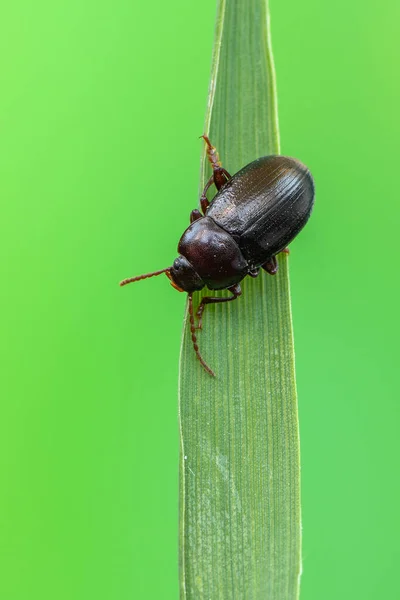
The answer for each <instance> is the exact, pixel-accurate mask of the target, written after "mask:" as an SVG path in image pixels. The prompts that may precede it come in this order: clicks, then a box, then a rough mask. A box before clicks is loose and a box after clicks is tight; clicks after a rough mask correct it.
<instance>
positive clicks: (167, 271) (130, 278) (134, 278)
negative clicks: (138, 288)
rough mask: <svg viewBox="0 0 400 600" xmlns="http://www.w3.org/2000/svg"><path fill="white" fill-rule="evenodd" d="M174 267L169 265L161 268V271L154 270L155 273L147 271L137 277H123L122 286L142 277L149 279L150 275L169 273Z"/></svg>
mask: <svg viewBox="0 0 400 600" xmlns="http://www.w3.org/2000/svg"><path fill="white" fill-rule="evenodd" d="M171 269H172V267H167V268H166V269H161V271H154V273H145V274H144V275H138V276H137V277H128V279H123V280H122V281H120V284H119V285H120V286H121V287H122V286H123V285H127V284H128V283H133V282H134V281H140V280H141V279H147V278H148V277H156V275H161V273H167V274H168V273H169V271H170V270H171Z"/></svg>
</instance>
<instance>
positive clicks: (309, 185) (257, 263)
mask: <svg viewBox="0 0 400 600" xmlns="http://www.w3.org/2000/svg"><path fill="white" fill-rule="evenodd" d="M202 137H203V138H204V140H205V142H206V144H207V155H208V159H209V161H210V163H211V166H212V169H213V174H212V176H211V177H210V179H209V180H208V182H207V184H206V186H205V188H204V190H203V193H202V195H201V198H200V206H201V210H202V212H203V214H202V213H201V212H200V211H199V210H197V209H195V210H192V212H191V214H190V223H191V224H190V226H189V227H188V228H187V229H186V231H185V232H184V234H183V235H182V237H181V239H180V240H179V244H178V252H179V256H178V258H176V259H175V260H174V264H173V265H172V266H171V267H167V268H166V269H162V270H161V271H155V272H154V273H147V274H145V275H139V276H138V277H131V278H129V279H124V280H123V281H121V283H120V285H121V286H122V285H126V284H128V283H132V282H133V281H140V280H141V279H146V278H147V277H153V276H155V275H161V273H165V274H166V275H167V276H168V277H169V279H170V280H171V284H172V285H173V287H174V288H175V289H177V290H178V291H179V292H187V293H188V299H189V318H190V330H191V334H192V341H193V347H194V350H195V352H196V356H197V358H198V359H199V361H200V362H201V364H202V365H203V367H204V368H205V370H206V371H207V372H208V373H209V374H210V375H213V376H214V375H215V374H214V372H213V371H212V370H211V369H210V367H209V366H208V365H207V364H206V363H205V361H204V360H203V358H202V356H201V354H200V352H199V348H198V345H197V339H196V329H201V328H202V317H203V312H204V308H205V305H206V304H210V303H213V302H230V301H231V300H236V298H238V297H239V296H240V294H241V293H242V291H241V288H240V284H239V282H240V281H241V280H242V279H244V277H246V275H250V276H251V277H257V275H258V274H259V271H260V268H262V269H264V270H265V271H267V273H269V274H270V275H275V273H276V272H277V270H278V262H277V260H276V255H277V254H278V253H279V252H284V251H287V248H286V247H287V245H288V244H289V243H290V242H291V241H292V240H293V239H294V238H295V237H296V235H297V234H298V233H299V231H300V230H301V229H302V228H303V227H304V225H305V224H306V223H307V221H308V218H309V216H310V214H311V211H312V208H313V204H314V182H313V178H312V176H311V173H310V171H309V170H308V169H307V167H305V166H304V165H303V164H302V163H301V162H300V161H298V160H296V159H294V158H289V157H287V156H279V155H272V156H264V157H262V158H258V159H257V160H255V161H253V162H251V163H250V164H248V165H247V166H246V167H243V169H241V170H240V171H239V172H238V173H236V174H235V175H233V176H231V175H229V173H228V172H227V171H226V170H225V169H224V168H223V167H222V166H221V163H220V161H219V157H218V153H217V151H216V149H215V148H214V146H212V144H211V142H210V140H209V139H208V137H207V136H206V135H203V136H202ZM213 183H214V184H215V187H216V188H217V190H218V193H217V195H216V196H215V197H214V198H213V200H212V201H211V203H210V202H209V201H208V200H207V197H206V194H207V191H208V189H209V188H210V187H211V185H212V184H213ZM204 286H207V287H208V288H209V289H210V290H221V289H228V290H229V291H230V292H231V294H232V296H230V297H228V298H216V297H214V296H205V297H204V298H202V300H201V302H200V305H199V307H198V309H197V313H196V316H197V318H198V323H197V326H196V325H195V322H194V314H193V299H192V295H193V292H194V291H196V290H201V289H202V288H203V287H204Z"/></svg>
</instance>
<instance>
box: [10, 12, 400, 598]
mask: <svg viewBox="0 0 400 600" xmlns="http://www.w3.org/2000/svg"><path fill="white" fill-rule="evenodd" d="M271 9H272V34H273V47H274V52H275V60H276V67H277V77H278V95H279V109H280V110H279V114H280V127H281V134H282V151H283V153H285V154H290V155H294V156H297V157H298V158H300V159H302V160H303V161H304V162H305V163H307V164H308V165H309V166H310V168H311V169H312V171H313V173H314V175H315V179H316V185H317V204H316V209H315V213H314V215H313V217H312V220H311V221H310V224H309V226H308V227H307V228H306V230H305V231H304V233H303V234H302V235H301V236H300V237H299V239H298V240H296V242H295V243H294V244H293V245H292V253H291V259H290V264H291V282H292V296H293V312H294V327H295V341H296V356H297V374H298V390H299V402H300V419H301V421H300V425H301V441H302V488H303V527H304V574H303V580H302V596H301V597H302V600H317V599H318V600H320V599H321V598H324V599H325V600H333V599H337V598H341V599H355V598H357V599H358V598H359V599H363V600H366V599H371V600H372V599H375V598H398V597H399V591H398V577H397V567H398V563H399V559H400V556H399V548H398V537H399V533H400V531H399V529H400V527H399V526H400V517H399V510H398V507H399V500H400V499H399V477H398V462H399V441H398V438H399V435H398V430H399V413H400V409H399V393H398V370H399V369H398V360H399V351H398V339H399V333H400V331H399V319H398V306H399V296H400V294H399V278H398V275H397V271H398V259H399V255H400V253H399V249H398V245H397V235H396V232H397V226H398V223H399V217H400V211H399V198H398V196H399V193H398V177H399V175H398V172H399V163H398V140H399V137H400V120H399V116H398V107H399V105H400V89H399V76H398V71H399V68H398V64H399V59H400V41H399V36H398V24H399V21H400V5H399V3H398V2H397V1H396V0H388V1H387V2H386V3H384V4H381V5H379V6H377V5H376V3H375V2H372V1H371V0H364V1H361V0H354V1H353V2H352V3H350V4H349V3H348V2H347V1H346V0H338V2H336V3H321V2H319V1H317V0H305V1H304V2H295V1H294V0H288V1H287V2H284V3H283V2H278V0H272V2H271ZM214 16H215V2H214V0H203V1H202V2H201V3H200V2H194V3H189V2H187V1H184V0H170V2H168V3H165V2H161V0H159V1H156V2H149V3H143V2H139V1H138V0H133V2H132V1H127V0H116V1H115V2H110V1H108V0H96V2H94V1H93V0H83V1H82V0H79V1H78V0H70V1H69V2H65V1H60V2H50V1H49V0H39V1H38V2H35V3H33V2H28V1H26V0H16V2H13V3H8V4H3V6H2V8H1V9H0V46H1V51H0V56H1V59H0V60H1V67H0V87H1V95H0V193H1V201H2V214H1V229H2V232H1V242H0V243H1V257H2V260H1V271H2V272H1V282H2V293H1V311H0V315H1V317H0V318H1V322H2V323H1V329H2V344H1V369H2V375H1V434H0V444H1V449H0V461H1V498H0V530H1V535H0V570H1V573H0V597H1V598H4V600H17V599H18V600H22V599H23V600H36V599H39V598H40V599H41V600H50V599H51V600H53V599H54V598H57V599H58V600H64V599H68V600H89V599H96V600H106V599H107V600H117V599H118V600H125V599H126V600H128V599H131V598H135V599H136V598H144V599H146V600H147V599H152V598H163V599H164V600H167V599H175V598H177V596H178V578H177V488H178V480H177V473H178V464H177V463H178V429H177V391H176V390H177V376H178V353H179V345H180V333H181V324H182V318H183V309H184V301H185V298H184V295H180V294H177V293H176V292H175V291H174V290H173V289H172V287H171V286H170V285H168V282H167V281H166V279H165V278H164V277H162V278H158V279H154V280H152V281H148V282H143V283H141V284H140V285H139V284H138V285H137V286H135V287H134V286H131V287H130V288H126V289H124V290H121V289H120V288H119V287H118V285H117V283H118V281H119V279H121V278H123V277H126V276H130V275H134V274H139V273H142V272H147V271H149V270H153V269H158V268H162V267H165V266H167V265H168V264H170V262H171V259H172V258H173V257H174V256H175V250H176V244H177V240H178V238H179V236H180V234H181V232H182V231H183V229H184V228H185V227H186V226H187V224H188V217H189V212H190V210H191V209H192V208H194V207H195V206H196V203H197V185H198V174H199V156H200V149H201V141H200V140H199V139H198V136H199V135H200V134H201V133H202V130H203V117H204V111H205V103H206V94H207V87H208V79H209V67H210V61H211V48H212V41H213V30H214Z"/></svg>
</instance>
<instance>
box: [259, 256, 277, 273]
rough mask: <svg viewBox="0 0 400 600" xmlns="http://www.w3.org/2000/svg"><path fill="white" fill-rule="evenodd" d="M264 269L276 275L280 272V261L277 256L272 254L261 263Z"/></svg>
mask: <svg viewBox="0 0 400 600" xmlns="http://www.w3.org/2000/svg"><path fill="white" fill-rule="evenodd" d="M261 267H262V268H263V269H264V271H267V273H269V274H270V275H276V273H277V272H278V268H279V265H278V261H277V260H276V256H272V257H271V258H270V259H269V260H268V261H267V262H266V263H264V264H263V265H261Z"/></svg>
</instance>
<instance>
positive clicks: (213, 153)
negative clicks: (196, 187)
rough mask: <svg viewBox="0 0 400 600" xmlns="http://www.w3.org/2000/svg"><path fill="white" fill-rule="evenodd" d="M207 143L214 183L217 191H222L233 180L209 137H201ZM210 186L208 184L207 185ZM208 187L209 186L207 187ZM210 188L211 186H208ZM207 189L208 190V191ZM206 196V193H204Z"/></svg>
mask: <svg viewBox="0 0 400 600" xmlns="http://www.w3.org/2000/svg"><path fill="white" fill-rule="evenodd" d="M201 137H202V138H203V140H204V141H205V143H206V144H207V158H208V160H209V163H210V164H211V167H212V170H213V175H212V177H213V181H214V183H215V187H216V188H217V190H220V189H221V188H222V186H223V185H225V183H226V182H227V181H228V180H229V179H230V178H231V176H230V175H229V173H228V171H227V170H226V169H224V168H223V166H222V165H221V161H220V159H219V155H218V152H217V149H216V147H215V146H213V145H212V143H211V142H210V139H209V137H208V136H207V135H202V136H201ZM207 185H208V184H207ZM206 187H207V186H206ZM208 187H210V186H208ZM208 187H207V189H208ZM203 195H204V192H203Z"/></svg>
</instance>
